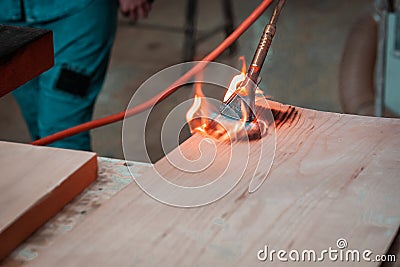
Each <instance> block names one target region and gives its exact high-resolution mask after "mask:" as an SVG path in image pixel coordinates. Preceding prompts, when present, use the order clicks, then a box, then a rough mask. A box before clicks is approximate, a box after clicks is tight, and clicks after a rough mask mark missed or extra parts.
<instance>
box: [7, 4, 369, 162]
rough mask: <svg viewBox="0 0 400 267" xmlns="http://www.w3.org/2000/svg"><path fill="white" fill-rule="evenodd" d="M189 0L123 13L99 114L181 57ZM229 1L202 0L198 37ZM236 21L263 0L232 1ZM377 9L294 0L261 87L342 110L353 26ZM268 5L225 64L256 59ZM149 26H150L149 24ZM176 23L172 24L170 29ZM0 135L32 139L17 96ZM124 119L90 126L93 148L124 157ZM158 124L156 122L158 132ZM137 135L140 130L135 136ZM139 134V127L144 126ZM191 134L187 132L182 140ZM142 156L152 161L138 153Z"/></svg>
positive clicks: (200, 51)
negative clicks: (133, 16)
mask: <svg viewBox="0 0 400 267" xmlns="http://www.w3.org/2000/svg"><path fill="white" fill-rule="evenodd" d="M186 2H187V1H185V0H174V1H170V0H156V1H155V2H154V4H153V9H152V11H151V13H150V15H149V17H148V19H146V20H141V21H140V22H139V24H138V25H132V24H131V23H129V21H128V20H127V19H126V18H123V17H121V16H120V18H119V23H118V24H119V25H118V31H117V36H116V41H115V43H114V47H113V53H112V57H111V62H110V66H109V70H108V74H107V78H106V82H105V86H104V88H103V90H102V92H101V94H100V96H99V98H98V100H97V103H96V107H95V113H94V118H100V117H103V116H106V115H110V114H113V113H116V112H119V111H121V110H124V109H125V108H126V107H127V105H128V102H129V100H130V98H131V96H132V95H133V93H134V92H135V90H136V89H137V88H138V87H139V86H140V85H141V84H142V83H143V82H144V81H145V80H146V79H148V78H149V77H150V76H152V75H153V74H155V73H156V72H158V71H160V70H162V69H164V68H166V67H169V66H171V65H173V64H176V63H180V62H182V58H183V43H184V42H183V40H184V35H183V31H175V30H173V29H172V28H174V27H181V28H182V29H183V27H184V24H185V12H186V11H185V9H186ZM223 2H224V1H219V0H218V1H215V0H201V1H198V10H197V19H196V27H197V31H198V33H199V34H201V33H202V32H203V31H207V30H208V29H212V28H215V27H217V26H218V25H222V24H223V23H224V16H223V9H222V3H223ZM232 2H233V12H234V22H235V25H238V24H239V23H240V22H241V21H242V20H243V19H244V18H245V17H246V16H247V15H248V14H249V13H250V12H251V11H252V10H253V9H254V8H255V7H256V6H257V4H258V3H259V1H245V0H234V1H232ZM373 8H374V5H373V1H371V0H352V1H347V0H341V1H331V0H302V1H298V0H297V1H288V3H287V4H286V6H285V8H284V12H282V15H281V18H280V21H279V25H278V29H277V34H276V37H275V39H274V42H273V45H272V48H271V51H270V54H269V56H268V59H267V61H266V63H265V66H264V69H263V70H262V78H263V80H262V83H261V85H260V87H261V88H262V89H263V90H264V91H265V94H266V95H270V96H272V98H273V99H274V100H276V101H280V102H283V103H289V104H293V105H297V106H300V107H306V108H312V109H318V110H323V111H334V112H340V111H341V108H340V103H339V93H338V81H339V80H338V73H339V63H340V59H341V55H342V50H343V47H344V44H345V40H346V38H347V35H348V33H349V31H350V29H351V26H352V25H353V24H354V23H355V22H356V20H357V19H358V18H359V17H360V16H361V15H362V14H365V13H366V12H372V10H373ZM271 10H272V9H270V10H269V11H268V12H266V13H265V14H264V15H263V16H261V17H260V19H258V21H257V23H255V24H254V25H253V26H252V27H251V28H250V29H249V30H248V31H247V32H246V33H245V34H244V35H243V36H242V37H240V39H239V42H238V49H237V51H236V53H235V54H234V55H229V54H228V53H225V54H224V55H223V56H221V57H220V58H218V59H217V60H216V61H217V62H222V63H225V64H228V65H230V66H234V67H236V68H240V62H239V61H238V57H239V56H241V55H244V56H245V57H246V59H247V62H249V61H250V60H251V57H252V54H253V53H254V50H255V48H256V47H255V46H256V44H257V42H258V40H259V37H260V35H261V33H262V30H263V28H264V26H265V23H266V22H267V21H268V19H269V17H270V14H271V12H272V11H271ZM145 25H148V26H145ZM169 27H171V29H169ZM224 37H225V34H224V32H223V31H220V32H219V33H217V34H215V35H213V36H212V37H210V38H208V39H206V40H204V41H203V42H201V43H199V44H198V45H197V49H196V54H195V59H201V58H202V57H203V56H204V55H206V54H207V53H208V52H210V51H211V50H212V49H213V48H214V47H216V46H217V45H218V44H219V43H220V42H221V41H222V40H223V38H224ZM191 93H192V91H191V89H190V87H189V88H187V87H185V88H183V89H181V90H179V91H178V92H177V93H175V94H174V95H172V97H170V98H169V99H168V100H167V101H165V103H162V104H161V105H160V106H159V107H157V109H156V111H155V113H156V114H157V116H153V118H151V121H152V123H153V124H154V125H156V124H158V125H161V123H162V119H163V116H165V115H166V114H167V113H168V111H169V110H170V109H171V107H172V106H173V105H174V103H175V105H176V103H179V102H180V101H183V100H184V99H187V98H189V97H190V96H191ZM0 107H1V111H2V112H0V129H1V131H0V139H1V140H8V141H18V142H29V141H30V140H29V135H28V131H27V128H26V126H25V124H24V122H23V119H22V116H21V113H20V111H19V108H18V106H17V104H16V102H15V101H14V99H13V97H12V96H11V94H8V95H7V96H5V97H3V98H1V99H0ZM121 127H122V123H121V122H118V123H114V124H112V125H107V126H104V127H101V128H98V129H95V130H92V131H91V134H92V137H93V141H92V142H93V150H94V151H95V152H97V153H98V154H99V155H100V156H106V157H112V158H123V153H122V145H121ZM156 128H157V127H154V129H156ZM132 134H135V133H132ZM137 134H138V138H141V137H140V136H139V135H140V134H141V129H138V133H137ZM148 135H149V136H147V138H148V148H149V152H150V156H151V160H152V161H156V160H157V159H159V158H161V157H162V156H163V153H162V150H161V148H160V145H159V143H160V142H159V133H157V131H156V130H153V131H150V132H149V133H148ZM186 136H188V133H183V134H182V139H184V138H185V137H186ZM136 160H138V161H148V159H147V157H146V155H144V154H143V152H142V151H138V156H137V159H136Z"/></svg>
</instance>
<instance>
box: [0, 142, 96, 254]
mask: <svg viewBox="0 0 400 267" xmlns="http://www.w3.org/2000/svg"><path fill="white" fill-rule="evenodd" d="M0 166H1V175H0V177H1V178H0V192H1V195H0V259H3V258H4V257H5V256H7V255H8V254H9V253H10V252H11V251H12V250H13V249H14V248H15V247H16V246H17V245H18V244H19V243H20V242H22V241H23V240H24V239H26V238H27V237H28V236H29V235H30V234H32V233H33V232H34V231H35V230H36V229H37V228H38V227H39V226H41V225H42V224H43V223H45V222H46V221H47V220H48V219H50V218H51V217H52V216H53V215H55V214H56V213H57V212H58V211H59V210H60V209H62V208H63V207H64V205H65V204H67V203H68V202H69V201H70V200H71V199H73V198H74V197H75V196H76V195H77V194H79V193H80V192H81V191H82V190H84V189H85V188H86V187H87V186H88V185H89V184H90V183H91V182H92V181H93V180H95V179H96V177H97V157H96V154H94V153H91V152H82V151H73V150H66V149H56V148H49V147H36V146H32V145H25V144H17V143H8V142H0Z"/></svg>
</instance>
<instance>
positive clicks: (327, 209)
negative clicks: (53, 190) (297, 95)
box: [28, 103, 400, 266]
mask: <svg viewBox="0 0 400 267" xmlns="http://www.w3.org/2000/svg"><path fill="white" fill-rule="evenodd" d="M271 104H273V109H274V113H275V115H276V117H277V150H276V155H275V159H274V162H273V165H272V169H271V171H270V173H269V174H268V178H267V180H266V182H265V183H264V184H263V185H262V186H261V187H260V189H259V190H258V191H256V192H254V193H251V194H249V193H248V185H249V182H250V179H251V178H252V176H251V175H249V174H252V171H253V170H254V166H253V165H254V162H253V161H250V163H249V164H248V166H247V169H246V172H245V175H244V178H243V179H242V180H241V181H240V183H239V184H238V185H237V186H236V187H235V188H234V189H233V190H232V191H231V192H230V193H229V194H227V195H226V196H225V197H224V198H222V199H220V200H219V201H217V202H215V203H213V204H210V205H207V206H203V207H200V208H176V207H172V206H167V205H165V204H162V203H160V202H158V201H156V200H154V199H152V198H150V197H149V196H148V195H146V194H145V193H144V192H143V191H141V189H140V188H139V187H138V186H136V185H135V184H131V185H129V186H127V187H126V188H125V189H124V190H123V191H121V192H120V193H119V194H118V195H117V196H116V197H114V198H113V199H111V201H110V202H108V203H106V204H105V205H104V206H103V207H102V208H101V209H99V210H97V211H96V212H95V213H93V214H92V216H89V217H88V218H87V219H86V220H85V221H84V222H83V223H82V224H81V225H80V226H78V227H77V228H75V229H74V230H73V231H72V232H70V233H69V234H68V235H65V236H63V237H62V238H60V239H59V240H57V242H56V243H55V244H54V245H53V246H51V247H49V248H48V249H47V250H46V251H41V252H40V256H39V257H37V258H36V259H35V260H33V261H32V262H30V264H28V265H29V266H57V265H63V266H85V265H89V264H90V265H96V266H110V265H118V266H119V265H121V266H127V265H128V266H132V265H134V266H256V265H258V264H260V261H259V260H258V258H257V253H258V252H259V251H260V250H261V249H264V248H265V246H268V248H269V250H272V249H273V250H280V249H283V250H286V251H287V252H289V251H290V250H294V249H295V250H297V251H300V253H302V251H303V250H315V251H316V253H318V255H320V254H319V253H320V252H322V251H323V250H325V249H329V247H331V248H332V249H337V250H339V249H338V247H337V246H336V242H337V240H338V239H340V238H344V239H346V240H347V243H348V247H347V248H349V249H353V250H354V249H357V250H359V251H360V252H361V253H362V252H363V251H364V250H366V249H368V250H371V251H372V252H373V256H375V255H380V254H385V252H386V251H387V250H388V248H389V246H390V244H391V242H392V240H393V238H394V236H395V235H396V232H397V230H398V228H399V224H400V210H399V208H398V205H399V201H400V194H399V193H398V192H399V191H400V178H399V173H400V164H399V163H400V162H399V159H400V149H399V148H400V138H399V136H400V120H397V119H383V118H372V117H361V116H354V115H343V114H335V113H327V112H319V111H313V110H307V109H302V108H297V107H289V106H282V105H279V104H276V103H271ZM287 111H292V112H291V114H294V115H292V116H288V113H287ZM279 114H280V115H279ZM265 138H267V139H268V138H270V137H269V136H267V137H265ZM203 139H204V138H203V137H201V136H197V135H196V136H193V137H192V138H190V140H189V141H187V142H185V143H184V144H182V145H181V146H180V149H181V151H182V152H183V153H184V154H188V155H192V154H198V152H196V151H198V150H197V145H198V144H200V142H201V141H202V140H203ZM267 141H268V140H267ZM226 146H227V144H226V143H220V144H218V145H217V157H216V159H215V161H214V163H213V164H212V165H211V166H210V167H209V168H208V169H206V170H204V171H203V172H201V173H188V172H185V171H180V170H178V169H177V168H175V167H173V166H172V165H171V164H170V163H169V162H168V161H167V159H166V158H164V159H162V160H160V161H159V162H158V163H156V164H155V167H156V168H159V171H162V172H163V174H165V175H166V176H167V178H171V179H173V180H174V181H180V182H184V183H185V185H187V184H188V183H190V182H192V183H194V184H196V183H199V181H203V182H204V181H209V180H210V179H211V178H210V177H214V178H215V175H216V173H217V172H216V171H218V170H221V169H222V168H223V166H221V165H222V164H223V163H224V162H226V160H225V158H226V155H227V149H226ZM235 146H240V144H235ZM258 150H259V142H252V143H251V154H250V155H251V156H250V157H251V159H252V158H253V157H255V156H256V155H258V154H259V152H258ZM178 153H179V151H178V150H174V151H173V152H172V153H171V154H170V156H172V157H173V156H174V155H175V154H178ZM193 157H196V155H195V156H193ZM239 171H241V170H239V169H236V170H235V169H233V170H229V171H227V172H225V173H224V177H225V176H231V175H235V174H236V173H237V172H239ZM151 175H154V172H151V171H148V172H147V173H145V174H144V176H143V177H144V178H146V177H147V178H146V179H149V178H150V176H151ZM143 180H144V179H143ZM154 186H157V184H155V185H154ZM178 197H179V196H178ZM343 251H344V250H343ZM286 257H287V255H286ZM360 263H361V264H362V265H363V266H364V265H368V266H378V265H379V264H380V263H379V262H373V261H371V262H365V261H363V260H362V259H361V262H360ZM263 264H273V265H285V264H287V262H280V261H279V260H278V259H277V258H276V254H275V258H274V261H273V262H270V258H269V259H268V260H267V262H264V263H263ZM304 264H309V263H308V262H305V263H304ZM332 264H334V265H347V264H348V262H343V261H338V260H337V261H330V260H329V258H328V257H327V256H326V257H325V261H324V266H325V265H332ZM353 264H355V263H353Z"/></svg>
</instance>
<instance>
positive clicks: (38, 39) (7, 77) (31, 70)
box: [0, 25, 54, 97]
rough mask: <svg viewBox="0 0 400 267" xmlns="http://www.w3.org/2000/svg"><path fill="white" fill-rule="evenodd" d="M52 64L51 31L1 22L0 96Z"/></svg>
mask: <svg viewBox="0 0 400 267" xmlns="http://www.w3.org/2000/svg"><path fill="white" fill-rule="evenodd" d="M53 64H54V51H53V34H52V32H51V31H49V30H44V29H33V28H25V27H15V26H7V25H0V97H1V96H3V95H5V94H7V93H8V92H10V91H11V90H14V89H16V88H17V87H18V86H20V85H22V84H24V83H26V82H27V81H29V80H31V79H33V78H34V77H36V76H38V75H39V74H41V73H42V72H44V71H46V70H48V69H49V68H50V67H52V66H53Z"/></svg>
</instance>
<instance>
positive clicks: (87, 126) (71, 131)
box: [31, 0, 272, 146]
mask: <svg viewBox="0 0 400 267" xmlns="http://www.w3.org/2000/svg"><path fill="white" fill-rule="evenodd" d="M271 3H272V0H264V1H262V3H261V4H260V5H259V6H258V7H257V8H256V9H255V10H254V11H253V12H252V13H251V14H250V15H249V16H248V17H247V18H246V19H245V20H244V21H243V22H242V23H241V24H240V25H239V26H238V27H237V28H236V29H235V30H234V31H233V32H232V33H231V34H230V35H229V36H228V37H227V38H226V39H225V40H224V41H223V42H222V43H221V44H220V45H219V46H218V47H217V48H215V49H214V50H213V51H212V52H211V53H209V54H208V55H207V56H205V57H204V58H203V59H202V60H201V61H202V62H199V63H197V64H196V65H195V66H194V67H193V68H191V69H190V70H189V71H188V72H186V73H185V74H184V75H183V76H181V77H180V78H179V79H178V80H176V81H175V82H174V83H173V84H171V85H170V86H169V87H168V88H166V89H165V90H164V91H162V92H160V93H159V94H157V95H155V96H154V97H152V98H151V99H149V100H147V101H145V102H143V103H142V104H139V105H137V106H135V107H132V108H130V109H128V110H127V111H121V112H118V113H115V114H112V115H109V116H107V117H103V118H99V119H96V120H92V121H89V122H85V123H82V124H80V125H77V126H74V127H71V128H68V129H65V130H63V131H60V132H57V133H54V134H52V135H49V136H46V137H43V138H41V139H38V140H36V141H34V142H32V143H31V144H32V145H42V146H44V145H48V144H51V143H53V142H55V141H58V140H61V139H64V138H67V137H70V136H73V135H75V134H78V133H81V132H85V131H88V130H91V129H94V128H98V127H101V126H104V125H107V124H110V123H113V122H116V121H120V120H123V119H124V117H125V116H126V117H130V116H133V115H135V114H138V113H140V112H143V111H145V110H147V109H149V108H151V107H153V106H154V105H156V104H157V103H159V102H161V101H162V100H164V99H165V98H166V97H168V96H169V95H170V94H172V93H173V92H175V91H176V90H177V89H178V88H179V87H177V84H182V83H184V82H186V81H187V80H189V79H190V78H191V77H193V76H194V75H196V73H198V72H199V71H201V70H202V69H203V68H204V67H205V66H206V65H207V64H208V62H210V61H213V60H214V59H216V58H217V57H218V56H219V55H220V54H221V53H222V52H223V51H224V50H226V49H227V48H228V47H229V46H231V44H232V43H233V42H235V41H236V40H237V39H238V38H239V37H240V36H241V35H242V34H243V33H244V32H245V31H246V30H247V29H248V28H249V27H250V26H251V25H252V24H253V23H254V22H255V21H256V20H257V19H258V18H259V17H260V16H261V14H262V13H263V12H264V11H265V10H266V9H267V8H268V6H269V5H270V4H271Z"/></svg>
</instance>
